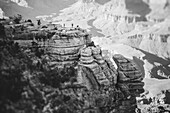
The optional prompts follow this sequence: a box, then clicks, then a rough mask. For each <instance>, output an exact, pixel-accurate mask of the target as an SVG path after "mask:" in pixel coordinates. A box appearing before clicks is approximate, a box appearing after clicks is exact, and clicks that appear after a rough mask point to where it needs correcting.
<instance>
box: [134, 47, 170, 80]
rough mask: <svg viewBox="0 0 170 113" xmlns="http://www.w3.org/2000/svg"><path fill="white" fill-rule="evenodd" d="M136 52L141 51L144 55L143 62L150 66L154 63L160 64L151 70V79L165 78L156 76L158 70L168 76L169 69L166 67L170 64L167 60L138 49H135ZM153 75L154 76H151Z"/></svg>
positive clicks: (169, 73)
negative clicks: (145, 61)
mask: <svg viewBox="0 0 170 113" xmlns="http://www.w3.org/2000/svg"><path fill="white" fill-rule="evenodd" d="M135 49H136V50H139V51H141V52H142V53H143V54H145V56H144V57H143V60H145V59H146V60H147V61H148V62H149V63H151V64H154V63H155V62H157V63H159V64H161V66H157V67H154V68H153V69H152V70H151V74H152V77H154V78H158V79H162V78H166V77H162V76H159V75H158V74H157V71H158V70H161V71H163V72H164V73H165V75H170V71H169V70H170V67H168V65H169V64H170V61H169V60H166V59H163V58H161V57H159V56H157V55H154V54H152V53H149V52H147V51H144V50H142V49H139V48H135ZM153 75H154V76H153Z"/></svg>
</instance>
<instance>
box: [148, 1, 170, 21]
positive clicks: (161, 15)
mask: <svg viewBox="0 0 170 113" xmlns="http://www.w3.org/2000/svg"><path fill="white" fill-rule="evenodd" d="M147 3H148V4H149V6H150V8H151V10H152V11H151V13H150V14H148V15H147V18H148V20H151V21H152V20H153V19H165V18H167V17H168V16H169V14H170V13H169V12H170V1H169V0H161V1H160V0H158V1H157V0H149V1H147Z"/></svg>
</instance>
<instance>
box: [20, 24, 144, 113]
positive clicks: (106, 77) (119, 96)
mask: <svg viewBox="0 0 170 113" xmlns="http://www.w3.org/2000/svg"><path fill="white" fill-rule="evenodd" d="M48 30H49V29H48ZM44 31H47V29H44ZM50 31H51V33H52V34H53V33H54V35H53V36H51V37H49V38H47V39H45V40H44V38H43V37H44V36H45V37H46V33H40V34H41V35H40V34H39V32H40V31H39V30H37V31H36V33H35V34H37V35H38V34H39V35H40V36H39V38H40V39H34V38H33V40H32V41H33V42H34V41H37V44H36V46H34V45H32V48H31V49H30V50H31V51H38V52H39V49H41V50H43V51H44V53H43V54H44V55H37V57H38V58H40V59H41V58H42V59H43V60H45V61H46V65H47V67H48V68H47V69H49V71H56V72H57V71H59V73H60V74H59V75H56V76H62V77H61V78H63V76H66V77H73V78H72V79H76V80H75V81H76V82H73V81H74V80H71V78H68V81H67V82H66V83H63V84H62V85H61V88H65V89H66V90H68V89H67V86H69V84H71V86H69V88H71V87H72V85H79V86H81V87H83V88H85V89H86V90H87V91H86V93H87V92H88V93H87V95H88V96H87V97H89V98H92V99H94V100H88V99H86V98H85V97H76V98H79V99H80V98H82V99H85V100H84V102H85V105H84V108H83V109H82V110H84V109H87V110H88V111H96V112H98V111H101V112H104V111H105V109H107V110H108V111H112V112H113V113H117V112H121V113H125V112H126V113H133V112H134V111H135V109H136V107H137V106H136V99H135V98H136V96H139V94H140V93H142V92H143V85H144V83H143V82H141V81H142V79H143V74H142V73H141V72H140V70H139V69H138V68H137V65H136V64H135V63H134V62H133V61H131V60H129V59H126V58H124V57H123V56H121V55H115V56H114V57H113V60H114V62H115V63H116V65H117V67H118V69H115V66H114V64H113V63H112V61H111V60H110V59H109V58H110V57H107V54H103V53H102V51H101V48H100V47H99V46H95V44H94V43H93V42H92V41H91V35H90V34H88V33H87V32H86V31H85V30H83V29H81V28H79V27H76V28H74V27H72V28H66V27H58V28H56V29H55V30H52V29H51V30H50ZM35 38H36V37H35ZM22 40H26V39H22ZM35 43H36V42H35ZM34 49H35V50H34ZM36 53H37V52H35V54H36ZM38 54H39V53H38ZM43 60H42V62H43ZM40 62H41V61H37V66H38V64H40ZM41 68H42V69H43V68H44V67H41ZM70 68H71V69H72V71H71V72H70V71H69V70H67V69H70ZM65 73H67V74H65ZM56 74H58V73H56ZM69 80H70V81H69ZM80 89H81V88H80ZM81 90H84V89H81ZM95 92H98V94H97V95H98V96H99V97H100V96H101V99H100V102H99V103H98V102H96V101H97V100H98V98H97V99H96V96H95V97H94V95H95V94H94V93H95ZM76 93H78V94H80V95H83V92H81V91H80V92H76ZM91 96H92V97H91ZM95 99H96V100H95ZM80 100H81V99H80ZM86 103H87V105H86ZM100 109H101V110H100Z"/></svg>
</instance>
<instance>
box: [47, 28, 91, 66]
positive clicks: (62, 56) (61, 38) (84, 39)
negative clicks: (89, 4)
mask: <svg viewBox="0 0 170 113" xmlns="http://www.w3.org/2000/svg"><path fill="white" fill-rule="evenodd" d="M89 42H90V35H89V34H87V32H86V31H85V30H82V29H79V28H68V29H65V28H63V29H61V31H59V30H58V31H57V32H56V33H55V35H53V37H52V38H51V39H50V41H49V42H48V44H47V45H46V46H47V52H46V53H47V54H49V56H50V59H51V61H50V65H51V66H52V67H53V68H55V66H54V65H55V64H58V66H62V67H64V65H74V64H76V62H77V61H78V59H79V50H80V48H82V47H83V46H85V45H86V44H88V43H89ZM58 66H57V67H58Z"/></svg>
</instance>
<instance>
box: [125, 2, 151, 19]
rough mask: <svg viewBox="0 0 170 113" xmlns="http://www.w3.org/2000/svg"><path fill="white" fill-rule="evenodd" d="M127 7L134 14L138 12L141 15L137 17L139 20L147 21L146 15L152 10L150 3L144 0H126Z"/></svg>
mask: <svg viewBox="0 0 170 113" xmlns="http://www.w3.org/2000/svg"><path fill="white" fill-rule="evenodd" d="M125 3H126V8H127V9H128V10H129V11H130V12H131V13H132V14H138V15H140V16H141V17H139V18H137V21H146V18H145V16H146V15H147V14H149V13H150V12H151V9H150V8H149V5H148V4H146V3H145V2H143V0H125Z"/></svg>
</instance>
